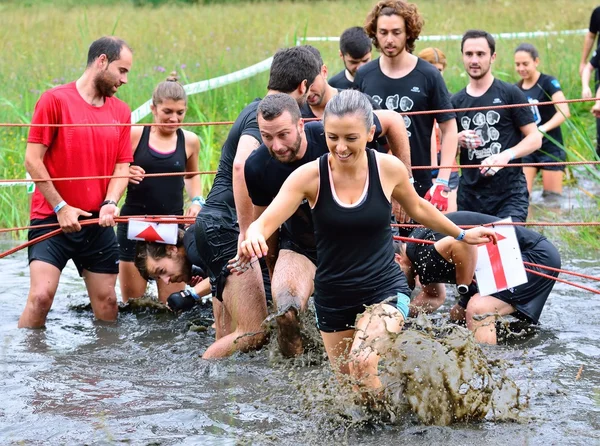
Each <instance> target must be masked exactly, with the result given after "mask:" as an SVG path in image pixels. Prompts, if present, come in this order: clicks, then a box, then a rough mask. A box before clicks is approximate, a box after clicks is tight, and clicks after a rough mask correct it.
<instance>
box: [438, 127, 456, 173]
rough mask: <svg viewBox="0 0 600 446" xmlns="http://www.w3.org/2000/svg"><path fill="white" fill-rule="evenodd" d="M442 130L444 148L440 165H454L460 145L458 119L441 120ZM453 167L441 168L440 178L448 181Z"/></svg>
mask: <svg viewBox="0 0 600 446" xmlns="http://www.w3.org/2000/svg"><path fill="white" fill-rule="evenodd" d="M439 126H440V131H441V133H442V150H441V155H442V157H441V159H440V166H452V165H453V164H454V160H455V159H456V148H457V147H458V127H457V125H456V119H449V120H448V121H444V122H440V123H439ZM451 173H452V168H446V169H440V171H439V173H438V179H440V180H446V181H448V180H449V179H450V174H451Z"/></svg>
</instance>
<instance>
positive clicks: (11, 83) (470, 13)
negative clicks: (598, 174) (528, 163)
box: [0, 0, 595, 227]
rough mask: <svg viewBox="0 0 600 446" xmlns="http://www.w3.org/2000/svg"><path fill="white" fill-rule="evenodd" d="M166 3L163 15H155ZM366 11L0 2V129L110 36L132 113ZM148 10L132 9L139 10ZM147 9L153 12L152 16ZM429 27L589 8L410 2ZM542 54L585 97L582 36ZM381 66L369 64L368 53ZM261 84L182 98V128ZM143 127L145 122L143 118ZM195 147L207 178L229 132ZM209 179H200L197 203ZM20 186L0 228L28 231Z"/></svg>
mask: <svg viewBox="0 0 600 446" xmlns="http://www.w3.org/2000/svg"><path fill="white" fill-rule="evenodd" d="M161 3H165V4H161ZM374 3H375V2H374V1H329V2H324V1H311V2H289V1H282V2H276V1H270V2H267V1H265V2H241V1H221V2H218V1H197V2H191V3H189V2H176V1H175V2H160V1H158V0H155V1H151V0H148V1H144V0H137V1H136V0H134V1H130V2H126V1H114V0H103V1H102V0H96V1H94V0H82V1H77V2H76V1H73V0H55V1H52V2H50V1H43V0H23V1H16V0H15V1H11V0H8V1H6V0H4V1H1V0H0V17H1V20H2V25H3V26H2V27H1V28H0V54H1V55H2V62H1V63H0V122H2V123H27V122H29V121H30V118H31V114H32V111H33V108H34V105H35V102H36V101H37V99H38V97H39V95H40V93H41V92H43V91H44V90H46V89H48V88H50V87H52V86H54V85H57V84H61V83H65V82H70V81H72V80H74V79H76V78H77V77H79V75H80V74H81V73H82V71H83V70H84V68H85V60H86V54H87V48H88V45H89V44H90V43H91V42H92V41H93V40H94V39H96V38H97V37H99V36H101V35H105V34H115V35H118V36H120V37H122V38H124V39H125V40H126V41H127V42H128V43H129V44H130V46H131V47H132V48H133V50H134V65H133V69H132V71H131V74H130V77H129V83H128V85H126V86H124V87H122V88H121V89H120V90H119V93H118V96H119V97H120V98H121V99H122V100H124V101H125V102H127V103H128V104H129V105H130V107H131V109H132V110H133V109H135V108H137V107H138V106H139V105H141V104H142V103H144V102H145V101H146V100H147V99H149V98H150V95H151V93H152V90H153V88H154V86H155V85H156V84H157V83H158V82H159V81H161V80H164V78H165V77H166V76H167V75H168V73H169V72H170V71H172V70H176V71H177V72H178V73H179V74H180V75H181V76H182V78H183V79H182V81H183V82H184V83H190V82H197V81H199V80H203V79H209V78H213V77H216V76H220V75H223V74H227V73H230V72H233V71H236V70H239V69H242V68H245V67H247V66H249V65H252V64H255V63H257V62H259V61H261V60H263V59H266V58H267V57H269V56H271V55H272V54H273V53H274V52H275V51H276V50H277V49H278V48H280V47H284V46H290V45H293V44H294V42H295V39H296V37H301V36H338V35H340V33H341V32H342V31H343V30H344V29H345V28H347V27H349V26H355V25H362V24H364V18H365V16H366V14H367V12H368V10H369V9H370V7H371V6H372V5H373V4H374ZM142 4H145V6H136V5H142ZM153 4H155V5H154V6H153ZM417 4H418V6H419V10H420V12H421V13H422V15H423V17H424V19H425V27H424V29H423V32H422V35H433V34H436V35H437V34H462V33H463V32H464V31H465V30H466V29H469V28H482V29H486V30H487V31H489V32H492V33H499V32H520V31H558V30H567V29H581V28H587V27H588V25H589V17H590V14H591V12H592V9H593V8H594V6H595V5H594V4H593V2H590V1H589V0H573V1H570V2H568V3H566V2H564V1H557V0H529V1H527V2H518V1H508V0H507V1H498V0H428V1H420V2H417ZM530 42H531V43H534V44H535V45H536V46H537V47H538V49H539V51H540V54H541V60H542V63H541V66H540V69H541V71H542V72H546V73H548V74H552V75H554V76H556V77H557V78H558V79H559V80H560V81H561V84H562V86H563V90H564V92H565V94H566V96H567V98H579V97H581V85H580V80H579V76H578V66H579V58H580V55H581V48H582V43H583V36H561V37H549V38H541V39H531V40H530ZM519 43H521V41H518V40H500V41H498V42H497V53H498V57H497V60H496V63H495V65H494V74H495V75H496V77H498V78H501V79H503V80H507V81H512V82H514V81H516V80H517V79H518V77H517V75H516V73H515V72H514V69H513V59H512V55H513V50H514V48H515V47H516V46H517V45H518V44H519ZM314 45H315V46H316V47H317V48H319V50H321V53H322V55H323V59H324V60H325V63H326V64H327V65H328V67H329V70H330V73H331V75H333V74H335V73H337V72H338V71H339V70H340V69H341V68H342V64H341V61H340V59H339V57H338V44H337V42H317V43H314ZM426 46H436V47H439V48H441V49H442V50H443V51H444V52H445V53H446V55H447V57H448V69H447V71H446V73H445V78H446V82H447V85H448V88H449V90H450V91H452V92H455V91H458V90H459V89H461V88H462V87H464V86H465V84H466V82H467V80H466V77H465V76H464V70H463V66H462V62H461V58H460V45H459V42H432V43H429V42H423V43H419V42H417V51H419V50H420V49H422V48H424V47H426ZM374 56H377V53H374ZM267 76H268V75H267V73H263V74H261V75H258V76H256V77H254V78H251V79H249V80H246V81H242V82H240V83H237V84H233V85H230V86H227V87H223V88H220V89H217V90H213V91H211V92H207V93H203V94H199V95H195V96H191V97H190V101H189V102H190V103H189V111H188V115H187V118H186V121H188V122H198V121H219V120H233V119H235V117H236V116H237V114H238V112H239V111H240V110H241V109H242V108H243V107H244V105H245V104H247V103H248V102H250V101H251V100H252V99H253V98H255V97H257V96H262V95H263V94H264V93H265V90H266V83H267ZM589 108H591V104H576V105H573V106H572V107H571V109H572V112H573V115H574V116H573V118H572V120H571V123H570V124H569V125H568V126H567V127H565V126H563V132H565V133H566V148H567V150H568V153H569V157H570V159H580V158H587V159H591V157H592V156H593V155H592V152H593V150H592V147H593V145H592V140H591V138H592V137H593V136H594V134H595V123H594V122H593V120H592V119H591V116H590V114H589ZM146 122H149V121H148V119H146ZM190 129H191V130H193V131H196V132H197V133H198V134H199V136H200V138H201V140H202V153H201V167H200V168H201V169H207V170H208V169H214V168H215V167H216V163H217V161H218V157H219V150H220V146H221V144H222V143H223V141H224V139H225V136H226V133H227V131H228V127H223V126H220V127H192V128H190ZM27 132H28V129H26V128H24V129H18V128H6V127H0V177H2V178H24V176H25V169H24V167H23V156H24V152H25V141H26V136H27ZM211 182H212V178H211V177H208V176H206V177H205V179H204V183H203V184H204V187H205V192H206V191H207V189H208V187H209V186H210V184H211ZM28 207H29V204H28V199H27V195H26V192H25V188H24V187H12V188H0V226H2V227H14V226H21V225H24V224H26V223H27V220H28Z"/></svg>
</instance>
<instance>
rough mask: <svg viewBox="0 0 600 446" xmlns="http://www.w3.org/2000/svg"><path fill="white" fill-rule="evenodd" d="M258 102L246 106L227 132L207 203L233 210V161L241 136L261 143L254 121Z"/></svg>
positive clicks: (256, 122) (258, 99) (256, 123)
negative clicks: (219, 203)
mask: <svg viewBox="0 0 600 446" xmlns="http://www.w3.org/2000/svg"><path fill="white" fill-rule="evenodd" d="M259 102H260V98H257V99H255V100H254V101H252V102H251V103H250V104H248V105H247V106H246V107H245V108H244V109H243V110H242V112H241V113H240V114H239V116H238V117H237V119H236V120H235V122H234V123H233V126H232V127H231V129H230V130H229V134H228V135H227V139H226V140H225V144H223V147H222V148H221V158H220V159H219V166H218V167H217V175H216V176H215V180H214V182H213V185H212V188H211V189H210V192H209V193H208V196H207V197H206V202H207V203H208V202H212V201H218V202H223V201H224V202H226V203H227V204H228V205H229V206H231V207H232V208H234V209H235V201H234V198H233V161H234V159H235V155H236V153H237V147H238V143H239V142H240V138H241V137H242V135H250V136H252V137H253V138H255V139H256V140H257V141H258V142H259V143H262V138H261V136H260V130H259V129H258V120H257V119H256V110H257V108H258V104H259Z"/></svg>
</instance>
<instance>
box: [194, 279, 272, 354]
mask: <svg viewBox="0 0 600 446" xmlns="http://www.w3.org/2000/svg"><path fill="white" fill-rule="evenodd" d="M223 306H224V309H225V310H226V311H227V313H229V314H230V315H231V321H232V328H233V325H235V328H234V329H233V332H231V333H229V334H227V335H225V336H223V337H221V338H220V339H218V340H216V341H215V342H214V343H213V344H212V345H211V346H210V347H208V349H207V350H206V351H205V352H204V354H203V355H202V358H204V359H211V358H223V357H225V356H229V355H231V354H232V353H233V352H235V351H236V350H239V351H241V352H247V351H250V350H256V349H259V348H260V347H262V345H263V344H264V343H265V342H266V341H267V339H268V337H267V334H266V333H265V332H264V330H263V328H262V323H263V321H264V320H265V318H266V317H267V300H266V298H265V290H264V286H263V281H262V273H261V271H260V268H258V267H254V268H250V269H249V270H248V271H246V272H245V273H244V274H242V275H239V276H238V275H236V274H232V275H230V276H228V277H227V281H226V282H225V289H224V290H223ZM217 325H218V324H217ZM224 328H225V327H224Z"/></svg>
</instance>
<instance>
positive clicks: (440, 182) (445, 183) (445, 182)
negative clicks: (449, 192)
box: [435, 178, 449, 186]
mask: <svg viewBox="0 0 600 446" xmlns="http://www.w3.org/2000/svg"><path fill="white" fill-rule="evenodd" d="M435 182H436V183H437V184H442V185H444V186H448V184H449V183H448V180H444V179H442V178H438V179H436V180H435Z"/></svg>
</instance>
